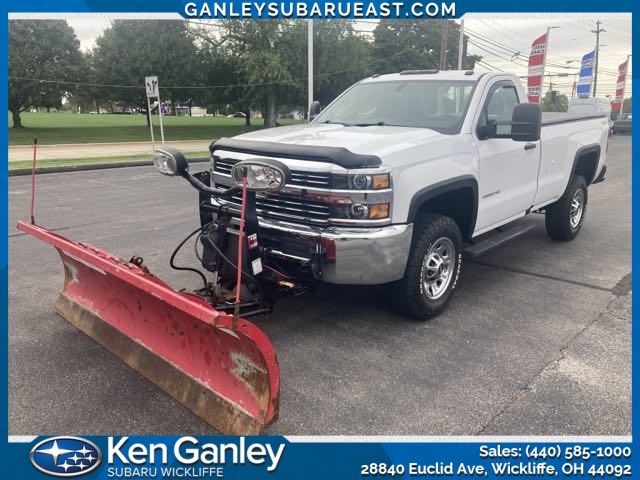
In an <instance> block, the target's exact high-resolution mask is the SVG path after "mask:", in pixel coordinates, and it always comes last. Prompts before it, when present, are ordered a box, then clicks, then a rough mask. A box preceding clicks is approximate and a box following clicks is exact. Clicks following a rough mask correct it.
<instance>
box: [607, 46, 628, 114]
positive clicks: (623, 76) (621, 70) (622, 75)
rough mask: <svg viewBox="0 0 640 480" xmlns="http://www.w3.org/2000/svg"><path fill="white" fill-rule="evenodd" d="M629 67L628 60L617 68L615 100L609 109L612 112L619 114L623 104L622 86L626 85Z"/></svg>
mask: <svg viewBox="0 0 640 480" xmlns="http://www.w3.org/2000/svg"><path fill="white" fill-rule="evenodd" d="M628 66H629V59H627V61H626V62H624V63H621V64H620V65H619V66H618V81H617V82H616V98H614V100H613V103H612V104H611V109H612V110H613V111H614V112H619V111H620V108H621V107H622V102H624V86H625V84H626V83H627V67H628Z"/></svg>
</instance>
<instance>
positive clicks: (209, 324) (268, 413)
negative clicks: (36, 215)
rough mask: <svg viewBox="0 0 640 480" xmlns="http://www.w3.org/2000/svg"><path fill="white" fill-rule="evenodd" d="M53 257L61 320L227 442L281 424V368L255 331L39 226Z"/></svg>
mask: <svg viewBox="0 0 640 480" xmlns="http://www.w3.org/2000/svg"><path fill="white" fill-rule="evenodd" d="M18 229H19V230H22V231H23V232H26V233H28V234H30V235H32V236H34V237H36V238H38V239H40V240H42V241H44V242H46V243H48V244H50V245H52V246H54V247H55V248H56V250H58V253H59V254H60V257H61V258H62V262H63V264H64V271H65V282H64V290H63V291H62V293H61V294H60V296H59V297H58V301H57V302H56V311H57V312H58V313H59V314H60V315H61V316H62V317H63V318H65V319H66V320H67V321H69V322H70V323H72V324H73V325H75V326H76V327H78V328H79V329H80V330H82V331H83V332H84V333H86V334H87V335H89V336H90V337H91V338H93V339H94V340H96V341H97V342H98V343H100V344H101V345H103V346H105V347H106V348H107V349H108V350H110V351H111V352H112V353H113V354H115V355H116V356H117V357H119V358H120V359H121V360H123V361H124V362H125V363H126V364H127V365H129V366H130V367H131V368H133V369H135V370H136V371H138V372H139V373H141V374H142V375H144V376H145V377H146V378H147V379H149V380H150V381H151V382H153V383H154V384H156V385H158V386H159V387H160V388H162V389H163V390H164V391H165V392H167V393H168V394H169V395H171V396H172V397H173V398H175V399H176V400H177V401H179V402H180V403H182V404H183V405H185V406H186V407H187V408H189V409H190V410H192V411H193V412H194V413H196V414H197V415H198V416H200V417H201V418H203V419H204V420H205V421H206V422H208V423H209V424H211V425H212V426H213V427H215V428H216V429H217V430H219V431H220V432H222V433H225V434H230V435H247V434H258V433H260V432H261V431H262V429H263V428H264V427H265V426H266V425H268V424H270V423H272V422H273V421H275V420H276V419H277V416H278V398H279V393H280V369H279V367H278V362H277V359H276V354H275V350H274V348H273V345H272V344H271V342H270V341H269V339H268V338H267V336H266V335H265V334H264V332H262V330H260V329H259V328H258V327H257V326H256V325H254V324H253V323H251V322H248V321H246V320H244V319H238V320H237V322H235V323H234V322H233V318H232V316H231V315H228V314H226V313H223V312H219V311H217V310H215V309H214V308H212V307H211V306H210V305H208V304H207V303H205V302H204V301H202V300H200V299H199V298H197V297H195V296H192V295H189V294H184V293H178V292H176V291H175V290H173V289H172V288H171V287H170V286H168V285H167V284H166V283H164V282H162V281H161V280H159V279H158V278H156V277H154V276H153V275H151V274H149V273H145V272H144V271H143V270H142V269H141V268H139V267H138V266H136V265H134V264H132V263H129V262H127V261H125V260H123V259H121V258H118V257H114V256H112V255H110V254H109V253H107V252H104V251H102V250H99V249H97V248H95V247H93V246H91V245H88V244H84V243H75V242H71V241H70V240H67V239H66V238H64V237H62V236H59V235H57V234H54V233H52V232H49V231H48V230H46V229H44V228H41V227H39V226H36V225H31V224H28V223H24V222H18Z"/></svg>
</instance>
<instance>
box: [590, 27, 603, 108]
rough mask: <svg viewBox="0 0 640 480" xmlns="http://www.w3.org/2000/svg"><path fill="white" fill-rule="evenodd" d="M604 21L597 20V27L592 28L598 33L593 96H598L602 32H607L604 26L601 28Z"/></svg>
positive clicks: (593, 31)
mask: <svg viewBox="0 0 640 480" xmlns="http://www.w3.org/2000/svg"><path fill="white" fill-rule="evenodd" d="M600 25H602V22H600V20H598V21H596V29H595V30H591V33H595V34H596V62H595V65H594V67H593V96H594V97H595V96H596V89H597V88H598V59H599V58H600V33H602V32H606V30H605V29H604V28H600Z"/></svg>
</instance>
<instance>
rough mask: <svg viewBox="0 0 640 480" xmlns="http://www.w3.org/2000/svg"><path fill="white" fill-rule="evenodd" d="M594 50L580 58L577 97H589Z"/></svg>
mask: <svg viewBox="0 0 640 480" xmlns="http://www.w3.org/2000/svg"><path fill="white" fill-rule="evenodd" d="M594 58H595V50H594V51H592V52H589V53H587V54H586V55H585V56H584V57H582V65H581V66H580V78H579V79H578V89H577V93H578V97H580V98H588V97H590V96H591V83H592V82H593V61H594Z"/></svg>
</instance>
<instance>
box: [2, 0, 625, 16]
mask: <svg viewBox="0 0 640 480" xmlns="http://www.w3.org/2000/svg"><path fill="white" fill-rule="evenodd" d="M7 7H8V11H9V12H22V13H27V12H65V13H67V12H114V13H115V12H118V13H120V12H149V13H177V14H179V15H181V16H183V17H187V18H212V19H213V18H217V19H224V18H226V19H239V18H253V19H269V18H315V19H321V18H325V19H339V18H398V19H411V18H425V19H428V18H454V17H458V18H459V17H461V16H462V15H464V14H465V13H471V12H513V13H526V12H572V11H574V12H630V11H632V10H633V8H634V7H633V3H632V2H631V1H627V0H625V1H621V2H615V3H614V2H595V1H584V2H580V1H577V0H571V1H567V2H562V3H559V2H552V1H548V0H544V1H540V2H536V3H534V4H532V3H527V2H512V1H509V0H494V1H490V2H488V1H480V0H466V1H456V0H441V1H431V0H389V1H384V0H361V1H348V0H335V1H329V0H298V1H289V0H224V1H206V0H193V1H189V0H157V1H155V2H148V1H144V0H133V1H127V0H113V1H110V2H107V1H104V0H84V1H82V0H70V1H62V2H49V1H46V0H33V1H30V2H24V1H21V0H9V1H8V2H7Z"/></svg>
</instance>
